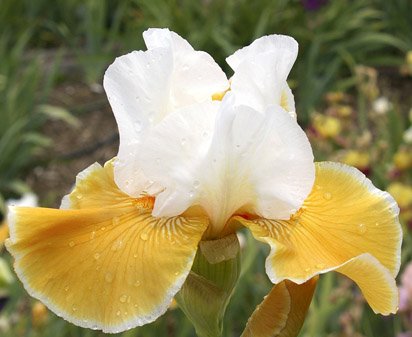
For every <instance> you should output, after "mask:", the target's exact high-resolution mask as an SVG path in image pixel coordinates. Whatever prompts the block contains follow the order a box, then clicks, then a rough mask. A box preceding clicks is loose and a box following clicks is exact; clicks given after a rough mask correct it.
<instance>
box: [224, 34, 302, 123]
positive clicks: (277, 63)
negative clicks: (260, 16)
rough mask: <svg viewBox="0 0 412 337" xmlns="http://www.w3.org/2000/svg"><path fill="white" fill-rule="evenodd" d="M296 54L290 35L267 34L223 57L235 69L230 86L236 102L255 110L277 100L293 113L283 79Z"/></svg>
mask: <svg viewBox="0 0 412 337" xmlns="http://www.w3.org/2000/svg"><path fill="white" fill-rule="evenodd" d="M297 54H298V43H297V42H296V41H295V40H294V39H293V38H292V37H289V36H284V35H269V36H263V37H261V38H259V39H257V40H255V41H254V42H253V43H252V44H250V45H249V46H247V47H244V48H242V49H240V50H238V51H236V52H235V53H234V54H233V55H231V56H229V57H228V58H227V59H226V61H227V63H228V64H229V65H230V66H231V67H232V69H233V70H234V71H235V73H234V75H233V77H232V78H231V90H232V91H233V93H234V94H235V97H236V103H237V104H245V105H249V106H251V107H253V108H254V109H256V110H258V111H264V110H265V109H266V107H267V106H268V105H271V104H279V105H282V106H283V108H285V109H286V110H287V111H288V112H290V114H291V115H292V116H293V117H295V116H296V114H295V103H294V99H293V95H292V92H291V90H290V88H289V86H288V84H287V82H286V79H287V77H288V75H289V72H290V70H291V69H292V66H293V63H294V62H295V60H296V57H297ZM286 99H287V102H285V100H286ZM282 103H283V104H282ZM285 103H286V104H285Z"/></svg>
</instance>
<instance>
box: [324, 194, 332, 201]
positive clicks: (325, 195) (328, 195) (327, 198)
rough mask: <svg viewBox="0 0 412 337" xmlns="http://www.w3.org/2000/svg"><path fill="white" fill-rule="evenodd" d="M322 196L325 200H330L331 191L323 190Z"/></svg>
mask: <svg viewBox="0 0 412 337" xmlns="http://www.w3.org/2000/svg"><path fill="white" fill-rule="evenodd" d="M323 198H324V199H325V200H330V199H332V193H330V192H325V193H324V194H323Z"/></svg>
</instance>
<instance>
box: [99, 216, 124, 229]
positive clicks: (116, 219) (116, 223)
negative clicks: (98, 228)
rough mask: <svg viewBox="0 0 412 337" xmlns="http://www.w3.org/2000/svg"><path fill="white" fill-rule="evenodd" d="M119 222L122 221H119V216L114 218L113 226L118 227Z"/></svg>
mask: <svg viewBox="0 0 412 337" xmlns="http://www.w3.org/2000/svg"><path fill="white" fill-rule="evenodd" d="M119 222H120V219H119V217H118V216H115V217H114V218H113V220H112V224H113V225H114V226H117V225H118V224H119ZM102 228H103V227H102Z"/></svg>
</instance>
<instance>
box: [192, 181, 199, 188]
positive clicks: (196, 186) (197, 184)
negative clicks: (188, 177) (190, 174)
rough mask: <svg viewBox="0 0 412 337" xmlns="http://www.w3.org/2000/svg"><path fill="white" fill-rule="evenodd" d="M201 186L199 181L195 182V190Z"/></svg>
mask: <svg viewBox="0 0 412 337" xmlns="http://www.w3.org/2000/svg"><path fill="white" fill-rule="evenodd" d="M199 186H200V181H199V180H195V181H194V182H193V187H194V188H198V187H199Z"/></svg>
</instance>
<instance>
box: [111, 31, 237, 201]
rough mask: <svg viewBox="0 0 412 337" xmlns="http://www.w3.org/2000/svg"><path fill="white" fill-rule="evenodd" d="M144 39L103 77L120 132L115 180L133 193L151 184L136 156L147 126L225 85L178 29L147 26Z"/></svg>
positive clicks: (207, 57) (218, 72) (221, 75)
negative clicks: (144, 46) (140, 48)
mask: <svg viewBox="0 0 412 337" xmlns="http://www.w3.org/2000/svg"><path fill="white" fill-rule="evenodd" d="M144 38H145V41H146V44H147V46H148V50H147V51H134V52H132V53H129V54H127V55H123V56H121V57H118V58H117V59H116V60H115V61H114V62H113V64H112V65H110V66H109V68H108V69H107V71H106V74H105V76H104V81H103V84H104V88H105V90H106V93H107V96H108V99H109V101H110V105H111V106H112V109H113V113H114V115H115V118H116V121H117V124H118V127H119V135H120V148H119V153H118V156H117V158H118V159H117V162H116V169H115V172H116V174H115V180H116V183H117V184H118V185H119V187H120V188H121V190H122V191H124V192H126V193H128V194H129V195H131V196H134V197H137V196H138V195H139V194H140V193H141V192H142V191H143V190H145V189H147V188H148V186H149V185H150V181H148V180H147V179H143V178H144V175H143V174H142V172H141V171H140V169H139V167H138V165H137V164H136V160H135V156H136V155H137V153H138V152H139V145H140V142H141V140H142V139H144V137H145V136H146V135H147V132H149V130H150V129H151V127H153V126H154V125H156V124H157V123H159V122H160V121H161V120H162V119H163V118H164V117H165V116H166V115H168V114H169V113H171V112H173V111H175V110H176V109H179V108H181V107H184V106H187V105H191V104H195V103H199V102H205V101H211V100H212V95H213V94H214V93H215V92H218V91H224V90H226V89H227V88H228V86H229V82H228V81H227V78H226V75H225V74H224V72H223V71H222V70H221V69H220V67H219V66H218V65H217V63H216V62H215V61H214V60H213V58H212V57H211V56H210V55H209V54H207V53H205V52H201V51H196V50H194V49H193V48H192V47H191V46H190V45H189V43H188V42H187V41H185V40H184V39H183V38H181V37H179V36H178V35H177V34H176V33H173V32H170V31H169V30H168V29H150V30H148V31H146V32H145V33H144Z"/></svg>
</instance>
